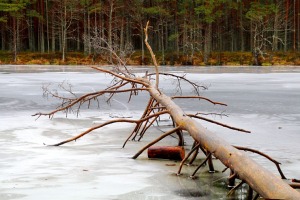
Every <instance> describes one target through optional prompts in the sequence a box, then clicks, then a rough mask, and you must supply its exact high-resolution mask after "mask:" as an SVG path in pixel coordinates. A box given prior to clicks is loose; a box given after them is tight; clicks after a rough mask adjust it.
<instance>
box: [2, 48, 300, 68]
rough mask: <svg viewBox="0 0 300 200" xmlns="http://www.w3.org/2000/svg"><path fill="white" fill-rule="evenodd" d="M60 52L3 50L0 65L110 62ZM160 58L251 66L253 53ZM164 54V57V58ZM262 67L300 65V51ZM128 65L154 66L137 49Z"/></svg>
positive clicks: (271, 56)
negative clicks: (12, 51) (15, 54)
mask: <svg viewBox="0 0 300 200" xmlns="http://www.w3.org/2000/svg"><path fill="white" fill-rule="evenodd" d="M61 57H62V56H61V53H59V52H56V53H37V52H20V53H19V54H18V59H17V61H16V62H13V55H12V53H11V52H8V51H0V65H4V64H17V65H33V64H35V65H36V64H37V65H91V64H100V65H107V64H109V63H108V59H107V58H103V57H101V55H89V56H86V55H84V54H83V53H81V52H68V53H67V55H66V60H65V61H62V59H61ZM156 57H157V60H158V62H159V64H160V65H170V66H188V65H192V66H251V65H253V57H252V54H251V52H213V53H211V55H210V58H209V59H208V61H207V62H206V63H205V62H204V61H203V54H202V53H201V52H198V53H195V54H194V55H193V56H191V55H184V54H176V53H174V52H166V53H165V54H164V56H162V53H160V52H158V53H157V55H156ZM163 57H164V59H163ZM259 62H260V65H261V66H287V65H292V66H295V65H297V66H298V65H300V52H299V51H298V52H297V51H296V52H273V53H267V54H266V55H265V56H264V57H260V58H259ZM127 65H152V63H151V57H150V55H149V54H148V53H146V54H145V57H144V61H143V62H142V53H141V51H137V52H135V53H133V54H132V55H131V57H130V58H129V59H128V60H127Z"/></svg>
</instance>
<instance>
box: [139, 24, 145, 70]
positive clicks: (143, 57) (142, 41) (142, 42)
mask: <svg viewBox="0 0 300 200" xmlns="http://www.w3.org/2000/svg"><path fill="white" fill-rule="evenodd" d="M140 29H141V46H142V65H144V64H145V43H144V32H143V24H142V23H141V25H140Z"/></svg>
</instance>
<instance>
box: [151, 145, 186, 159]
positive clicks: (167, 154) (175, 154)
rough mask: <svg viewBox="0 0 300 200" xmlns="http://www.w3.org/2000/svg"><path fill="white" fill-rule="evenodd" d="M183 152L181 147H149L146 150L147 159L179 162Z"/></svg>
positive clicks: (182, 157)
mask: <svg viewBox="0 0 300 200" xmlns="http://www.w3.org/2000/svg"><path fill="white" fill-rule="evenodd" d="M184 155H185V150H184V148H183V147H182V146H175V147H174V146H151V147H149V148H148V158H161V159H169V160H178V161H181V160H183V159H184Z"/></svg>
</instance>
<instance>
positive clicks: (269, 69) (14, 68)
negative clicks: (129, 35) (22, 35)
mask: <svg viewBox="0 0 300 200" xmlns="http://www.w3.org/2000/svg"><path fill="white" fill-rule="evenodd" d="M89 66H95V65H12V64H7V65H0V73H3V72H4V73H5V72H7V73H37V72H96V71H95V70H94V69H91V68H89ZM98 66H100V67H102V68H111V66H112V65H98ZM128 67H129V69H131V70H133V71H134V72H139V71H143V72H144V69H147V70H148V71H150V72H152V71H154V67H153V66H152V65H128ZM159 67H160V69H161V71H173V70H176V71H184V73H300V66H294V65H276V66H249V65H240V66H235V65H234V66H230V65H228V66H223V65H222V66H171V65H163V66H159Z"/></svg>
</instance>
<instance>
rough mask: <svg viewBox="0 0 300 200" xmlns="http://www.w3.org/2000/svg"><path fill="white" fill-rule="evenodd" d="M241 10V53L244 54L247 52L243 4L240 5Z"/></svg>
mask: <svg viewBox="0 0 300 200" xmlns="http://www.w3.org/2000/svg"><path fill="white" fill-rule="evenodd" d="M239 5H240V9H239V14H240V23H239V25H240V27H239V29H240V51H241V52H244V51H245V44H244V43H245V42H244V24H243V4H242V3H240V4H239Z"/></svg>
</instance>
